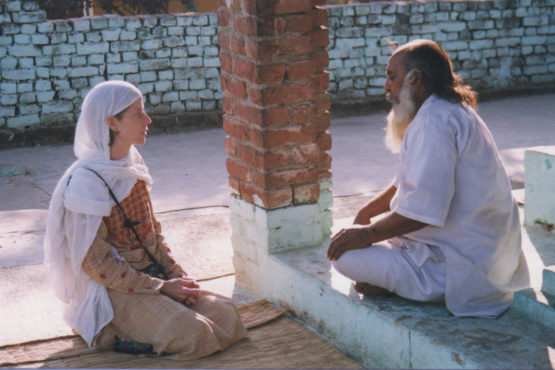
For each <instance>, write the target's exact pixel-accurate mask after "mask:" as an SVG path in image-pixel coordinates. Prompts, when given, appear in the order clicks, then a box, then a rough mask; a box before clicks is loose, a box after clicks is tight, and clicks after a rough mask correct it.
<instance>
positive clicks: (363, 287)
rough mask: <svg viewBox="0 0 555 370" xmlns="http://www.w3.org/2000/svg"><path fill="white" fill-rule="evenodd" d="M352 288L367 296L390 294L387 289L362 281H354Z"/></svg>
mask: <svg viewBox="0 0 555 370" xmlns="http://www.w3.org/2000/svg"><path fill="white" fill-rule="evenodd" d="M354 288H355V290H356V291H357V292H359V293H360V294H364V295H367V296H369V297H372V296H377V295H392V294H393V293H391V292H390V291H389V290H387V289H384V288H380V287H379V286H375V285H370V284H368V283H363V282H358V281H357V282H356V283H355V285H354Z"/></svg>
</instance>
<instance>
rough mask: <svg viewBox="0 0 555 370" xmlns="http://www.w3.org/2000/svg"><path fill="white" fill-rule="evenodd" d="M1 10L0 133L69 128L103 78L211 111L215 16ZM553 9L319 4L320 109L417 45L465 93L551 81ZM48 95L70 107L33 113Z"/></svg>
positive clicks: (371, 86)
mask: <svg viewBox="0 0 555 370" xmlns="http://www.w3.org/2000/svg"><path fill="white" fill-rule="evenodd" d="M5 4H6V5H5V6H2V8H3V10H4V12H3V13H2V14H0V20H2V21H3V22H4V23H3V24H2V32H1V35H0V46H1V47H0V57H1V61H0V68H1V71H0V72H1V78H2V80H1V81H2V82H1V91H2V96H1V97H0V112H3V113H2V114H7V113H6V112H14V114H15V112H16V111H17V110H16V109H15V106H17V105H24V108H23V110H24V112H22V113H21V117H4V116H2V115H0V117H1V119H0V129H1V128H2V127H8V126H9V127H23V126H27V125H31V126H33V125H35V126H36V125H39V124H40V123H41V122H45V119H46V118H48V119H51V115H53V114H56V113H59V114H60V115H61V116H60V117H70V120H69V121H70V122H75V120H76V118H77V114H78V109H79V106H80V102H81V99H82V98H83V96H84V95H85V94H86V92H87V91H88V89H90V87H91V86H93V85H94V84H96V83H98V82H100V81H103V80H105V79H106V78H110V79H113V78H121V79H126V80H128V81H130V82H133V83H135V84H137V85H140V88H141V90H142V91H143V92H144V93H145V94H146V95H147V96H146V99H145V102H147V110H149V109H150V108H152V107H153V106H155V105H158V104H160V107H158V108H157V111H158V112H166V113H180V112H184V111H198V110H206V109H217V108H218V107H220V106H221V101H220V100H221V97H222V94H221V91H220V86H219V58H218V53H219V49H218V45H217V42H218V40H217V18H216V15H215V14H212V13H211V14H200V15H197V16H194V15H160V16H146V17H140V18H139V17H119V16H100V17H91V18H83V19H72V20H56V21H48V20H46V19H45V13H44V12H42V11H39V10H38V7H37V5H36V2H34V1H19V0H10V1H8V2H6V3H5ZM554 8H555V0H545V1H542V2H533V1H531V0H519V1H510V0H496V1H460V2H427V3H414V2H413V3H411V2H410V1H408V2H399V3H393V4H391V3H383V2H375V3H369V4H362V5H345V6H327V9H328V15H329V17H328V26H329V28H330V32H329V34H330V44H329V49H328V54H329V57H330V62H329V65H328V70H329V71H330V94H331V96H332V100H337V99H348V100H353V99H360V100H364V99H369V98H375V97H380V98H382V97H383V88H382V86H383V82H384V78H383V75H384V72H385V67H386V65H387V62H388V60H389V56H390V54H391V49H390V47H389V45H388V43H389V42H390V41H392V42H397V43H405V42H407V41H408V40H412V39H414V38H419V37H420V38H422V37H424V38H433V39H435V40H437V41H440V42H442V44H443V45H444V47H445V49H446V50H447V51H448V53H449V54H450V56H451V57H452V59H453V61H454V64H455V66H456V67H458V68H462V67H465V68H468V70H464V69H462V70H458V71H457V72H458V73H459V74H460V75H461V76H463V77H465V78H466V79H468V82H470V83H471V84H472V85H473V86H475V87H477V88H487V89H495V88H501V87H515V86H519V85H520V86H530V85H533V84H538V83H540V84H541V83H546V82H549V81H551V82H552V81H553V80H554V77H553V75H554V70H555V61H554V60H553V54H554V53H555V25H553V19H554V17H555V15H554ZM6 20H7V21H6ZM550 57H551V59H549V58H550ZM47 88H49V89H50V90H47ZM149 94H152V95H151V96H149ZM54 96H56V99H58V100H59V101H60V104H61V105H60V106H63V107H66V108H64V109H68V108H67V107H70V106H71V107H72V109H70V110H69V111H63V112H52V111H51V110H52V109H53V108H52V107H51V106H50V105H49V106H48V108H45V106H46V105H45V104H51V103H53V102H52V99H54ZM149 104H150V106H149ZM37 106H38V107H40V110H39V111H38V112H36V110H37V108H36V107H37ZM46 112H48V113H46ZM8 118H10V120H8ZM33 120H35V121H33Z"/></svg>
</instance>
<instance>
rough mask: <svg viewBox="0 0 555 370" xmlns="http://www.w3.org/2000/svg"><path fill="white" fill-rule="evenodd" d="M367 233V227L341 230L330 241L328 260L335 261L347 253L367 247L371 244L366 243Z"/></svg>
mask: <svg viewBox="0 0 555 370" xmlns="http://www.w3.org/2000/svg"><path fill="white" fill-rule="evenodd" d="M368 232H369V230H368V228H367V227H360V228H359V227H357V228H351V229H342V230H341V231H340V232H338V233H337V234H335V236H334V237H333V238H332V239H331V243H330V246H329V248H328V259H329V260H331V261H335V260H336V259H338V258H339V257H341V255H342V254H343V253H345V252H347V251H350V250H353V249H362V248H366V247H369V246H370V245H371V243H370V242H369V241H368V239H369V238H368Z"/></svg>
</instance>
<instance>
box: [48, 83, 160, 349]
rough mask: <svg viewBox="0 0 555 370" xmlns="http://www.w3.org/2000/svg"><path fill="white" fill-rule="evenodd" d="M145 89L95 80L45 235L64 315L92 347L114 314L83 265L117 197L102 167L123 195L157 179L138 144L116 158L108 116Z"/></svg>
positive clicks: (108, 302)
mask: <svg viewBox="0 0 555 370" xmlns="http://www.w3.org/2000/svg"><path fill="white" fill-rule="evenodd" d="M141 97H142V94H141V92H140V91H139V90H138V89H137V88H136V87H135V86H133V85H131V84H129V83H127V82H123V81H108V82H103V83H100V84H98V85H97V86H95V87H94V88H93V89H92V90H91V91H90V92H89V93H88V94H87V96H86V97H85V99H84V101H83V105H82V107H81V114H80V116H79V120H78V121H77V127H76V130H75V142H74V146H73V148H74V152H75V155H76V156H77V160H76V161H75V162H74V163H73V164H72V165H71V166H70V167H69V168H68V169H67V170H66V172H65V174H64V175H63V176H62V178H61V179H60V180H59V181H58V184H57V185H56V188H55V190H54V193H53V194H52V198H51V200H50V207H49V209H48V222H47V227H46V235H45V240H44V250H45V263H47V264H49V265H50V270H51V282H52V283H53V286H54V290H55V292H56V295H57V296H58V298H60V299H61V300H62V301H63V302H64V303H65V304H66V310H65V314H64V319H65V320H66V322H67V323H68V324H69V325H70V326H71V327H72V328H73V329H74V330H75V331H76V332H77V333H79V334H80V335H81V336H82V337H83V339H84V340H85V342H86V343H87V345H88V346H89V347H91V348H92V344H91V343H92V340H93V338H94V337H95V336H96V335H97V334H98V333H99V332H100V330H101V329H102V328H103V327H104V326H106V325H107V324H108V323H109V322H110V321H111V320H112V318H113V316H114V313H113V310H112V305H111V303H110V299H109V297H108V292H107V289H106V288H105V287H104V286H102V285H100V284H98V283H97V282H95V281H93V280H92V279H91V278H90V277H89V276H88V275H87V274H86V273H85V272H84V271H83V270H82V268H81V264H82V263H83V260H84V258H85V256H86V254H87V251H88V249H89V247H90V246H91V244H92V242H93V240H94V238H95V236H96V234H97V232H98V228H99V226H100V223H101V222H102V217H104V216H109V215H110V213H111V209H112V207H113V206H114V202H113V201H112V199H111V198H110V196H109V194H108V190H107V188H106V186H105V185H104V183H103V182H102V181H100V179H99V178H98V177H96V175H95V174H94V173H93V172H92V171H89V170H88V169H87V168H90V169H93V170H95V171H97V172H98V173H99V174H101V175H102V177H103V178H104V179H105V180H106V181H107V183H108V184H109V185H110V187H111V189H112V190H113V192H114V193H115V195H116V197H117V198H118V200H122V199H124V198H125V197H127V196H128V195H129V193H130V192H131V189H132V188H133V186H134V184H135V182H136V181H137V179H140V180H144V181H145V182H147V184H149V185H151V184H152V178H151V177H150V174H149V172H148V168H147V167H146V165H145V164H144V162H143V160H142V157H141V155H140V154H139V152H138V151H137V149H136V148H135V147H133V146H132V147H131V150H130V152H129V155H128V156H127V157H126V158H124V159H121V160H115V161H114V160H110V147H109V140H110V139H109V129H108V125H107V117H108V116H112V115H115V114H117V113H119V112H121V111H123V110H124V109H125V108H127V107H128V106H129V105H131V104H132V103H133V102H135V101H136V100H137V99H140V98H141Z"/></svg>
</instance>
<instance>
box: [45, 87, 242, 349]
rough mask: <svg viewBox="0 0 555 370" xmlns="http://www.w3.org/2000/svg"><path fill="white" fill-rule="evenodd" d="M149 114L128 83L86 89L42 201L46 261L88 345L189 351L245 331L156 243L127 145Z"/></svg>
mask: <svg viewBox="0 0 555 370" xmlns="http://www.w3.org/2000/svg"><path fill="white" fill-rule="evenodd" d="M150 123H151V119H150V117H149V116H148V115H147V114H146V113H145V111H144V106H143V99H142V94H141V92H140V91H139V90H138V89H137V88H136V87H135V86H133V85H132V84H129V83H127V82H123V81H108V82H103V83H100V84H98V85H96V86H95V87H94V88H93V89H92V90H91V91H90V92H89V93H88V94H87V96H86V97H85V99H84V101H83V105H82V109H81V114H80V116H79V120H78V122H77V127H76V131H75V143H74V151H75V155H76V156H77V158H78V159H77V160H76V161H75V162H74V163H73V164H72V165H71V166H70V167H69V168H68V169H67V171H66V173H65V174H64V175H63V176H62V178H61V179H60V181H59V182H58V185H57V186H56V189H55V190H54V194H53V195H52V199H51V202H50V207H49V211H48V224H47V230H46V236H45V261H46V262H47V263H49V264H50V266H51V276H52V281H53V283H54V287H55V291H56V295H57V296H58V297H59V298H60V299H61V300H62V301H63V302H64V303H65V304H66V311H65V315H64V318H65V320H66V322H67V323H68V324H69V325H70V326H71V327H72V328H73V329H74V330H75V331H76V332H77V333H78V334H79V335H81V337H82V338H83V339H84V340H85V342H86V343H87V345H88V346H89V347H90V348H91V349H94V348H98V349H110V348H115V349H116V350H120V351H127V352H136V353H148V352H151V351H153V352H155V353H157V354H162V353H171V354H177V355H176V357H178V358H179V359H193V358H198V357H202V356H205V355H208V354H210V353H213V352H216V351H218V350H223V349H225V348H226V347H228V346H229V345H231V344H232V343H233V342H235V341H236V340H238V339H240V338H243V337H244V336H246V331H245V329H244V327H243V324H242V323H241V319H240V317H239V315H238V312H237V310H236V307H235V306H234V304H233V302H232V301H231V300H230V299H228V298H225V297H221V296H218V295H216V294H213V293H210V292H206V291H202V290H200V289H199V286H198V284H197V283H196V282H195V280H194V279H192V278H189V277H187V274H186V273H185V271H184V270H183V269H182V268H181V266H180V265H179V264H177V263H176V262H175V261H174V260H173V259H172V257H171V252H170V250H169V248H168V247H167V246H166V244H165V243H164V238H163V236H162V235H161V228H160V224H159V223H158V222H157V221H156V219H155V217H154V212H153V210H152V204H151V201H150V195H149V190H150V186H151V184H152V178H151V177H150V174H149V172H148V168H147V167H146V165H145V164H144V162H143V160H142V157H141V155H140V154H139V152H138V151H137V149H136V148H135V145H142V144H144V143H145V140H146V136H147V133H148V126H149V125H150ZM156 268H159V270H162V271H158V273H157V272H156V271H155V270H156Z"/></svg>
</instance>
